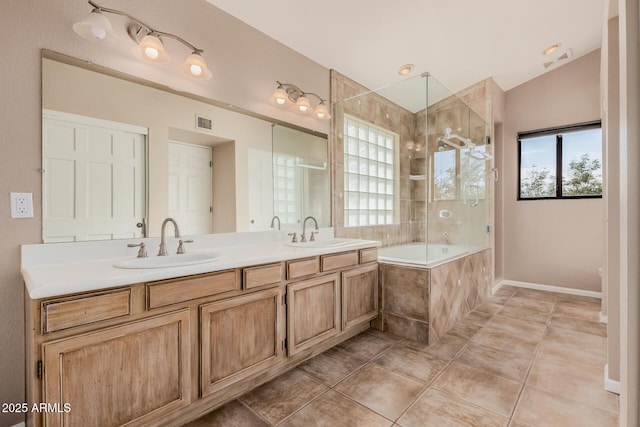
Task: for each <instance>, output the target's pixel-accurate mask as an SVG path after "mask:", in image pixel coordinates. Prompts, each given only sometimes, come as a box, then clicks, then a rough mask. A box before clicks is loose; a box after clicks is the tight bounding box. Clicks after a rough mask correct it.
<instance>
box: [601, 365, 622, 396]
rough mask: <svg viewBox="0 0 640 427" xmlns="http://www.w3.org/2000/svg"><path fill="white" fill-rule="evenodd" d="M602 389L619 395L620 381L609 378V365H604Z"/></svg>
mask: <svg viewBox="0 0 640 427" xmlns="http://www.w3.org/2000/svg"><path fill="white" fill-rule="evenodd" d="M604 389H605V390H607V391H610V392H611V393H615V394H620V390H621V387H620V381H615V380H612V379H611V378H609V364H608V363H607V364H606V365H604Z"/></svg>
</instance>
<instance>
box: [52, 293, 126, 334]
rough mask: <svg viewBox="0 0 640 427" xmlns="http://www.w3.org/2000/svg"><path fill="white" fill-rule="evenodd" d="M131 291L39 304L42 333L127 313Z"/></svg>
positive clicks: (97, 294)
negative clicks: (40, 307) (40, 305)
mask: <svg viewBox="0 0 640 427" xmlns="http://www.w3.org/2000/svg"><path fill="white" fill-rule="evenodd" d="M130 300H131V290H130V289H122V290H119V291H115V292H101V293H96V294H91V295H86V296H80V297H75V298H73V299H64V300H52V301H44V302H43V303H42V332H43V333H50V332H54V331H59V330H61V329H67V328H72V327H74V326H81V325H87V324H89V323H94V322H99V321H101V320H108V319H114V318H116V317H121V316H127V315H129V314H130V313H131V304H130Z"/></svg>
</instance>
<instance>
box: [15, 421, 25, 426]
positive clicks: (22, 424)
mask: <svg viewBox="0 0 640 427" xmlns="http://www.w3.org/2000/svg"><path fill="white" fill-rule="evenodd" d="M25 426H26V424H25V423H24V421H23V422H21V423H18V424H16V425H13V426H11V427H25Z"/></svg>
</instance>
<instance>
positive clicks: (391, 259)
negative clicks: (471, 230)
mask: <svg viewBox="0 0 640 427" xmlns="http://www.w3.org/2000/svg"><path fill="white" fill-rule="evenodd" d="M427 254H428V257H427ZM427 261H428V262H427ZM378 263H379V276H378V277H379V279H378V280H379V289H380V292H381V296H382V298H381V300H380V301H381V306H380V312H379V316H378V318H377V319H376V321H375V322H374V323H373V326H374V327H375V328H378V329H381V330H383V331H387V332H390V333H392V334H395V335H398V336H401V337H405V338H408V339H411V340H414V341H418V342H421V343H425V344H429V345H431V344H433V343H435V342H437V341H438V340H439V339H440V338H442V337H443V336H445V335H446V334H447V333H448V332H449V331H450V330H451V329H453V328H454V327H455V326H456V324H457V323H458V322H459V321H460V320H462V319H463V318H464V317H465V316H466V315H467V314H469V313H470V312H471V311H473V310H474V309H475V308H476V307H478V306H479V305H480V304H482V303H483V302H484V301H486V300H487V299H488V298H489V296H490V294H491V275H492V274H491V271H492V265H493V263H492V258H491V249H490V248H489V247H487V246H483V247H469V246H467V245H445V244H429V245H426V244H425V243H411V244H405V245H399V246H390V247H386V248H380V249H378Z"/></svg>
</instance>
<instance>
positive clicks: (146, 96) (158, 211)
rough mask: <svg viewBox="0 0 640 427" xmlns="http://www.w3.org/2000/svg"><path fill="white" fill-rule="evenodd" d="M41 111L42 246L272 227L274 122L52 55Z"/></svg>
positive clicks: (46, 56)
mask: <svg viewBox="0 0 640 427" xmlns="http://www.w3.org/2000/svg"><path fill="white" fill-rule="evenodd" d="M42 108H43V132H42V147H43V163H42V174H43V200H42V202H43V241H44V242H45V243H46V242H67V241H81V240H104V239H117V238H134V237H144V236H147V237H148V236H157V235H159V234H160V224H161V222H162V220H163V219H164V218H166V217H168V216H171V217H174V218H176V219H177V220H178V223H179V224H180V228H181V232H182V234H183V235H189V234H206V233H223V232H244V231H261V230H269V229H270V222H271V219H272V217H273V215H274V211H273V169H272V165H273V160H272V143H273V141H272V139H273V135H272V126H273V122H274V121H273V120H270V119H268V118H266V117H262V116H257V115H252V114H247V112H244V111H243V112H240V111H238V110H237V109H235V110H234V109H232V108H230V107H228V106H224V105H223V104H221V103H219V102H216V101H213V100H208V99H204V98H202V97H198V96H195V95H189V94H184V93H178V92H175V91H172V90H171V89H169V88H166V87H163V86H160V85H157V84H154V83H153V82H148V81H144V80H141V79H139V78H135V77H131V76H127V75H125V74H123V73H120V72H116V71H113V70H109V69H106V68H104V67H99V66H95V65H92V64H87V63H85V62H83V61H80V60H77V59H74V58H70V57H67V56H64V55H61V54H57V53H55V52H50V51H43V59H42ZM279 127H283V128H286V126H279ZM294 132H299V133H300V134H305V132H303V131H302V130H294ZM309 132H311V131H309ZM311 133H312V132H311ZM319 139H323V138H319ZM324 140H325V141H326V138H324ZM326 187H327V188H328V187H329V178H328V175H327V177H326ZM322 197H324V194H323V195H322ZM307 198H308V199H311V200H315V195H314V194H313V189H312V188H311V187H309V193H308V194H307ZM326 206H328V203H327V205H326ZM325 225H328V223H325Z"/></svg>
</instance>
